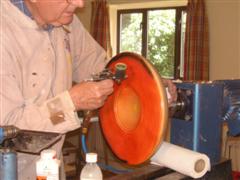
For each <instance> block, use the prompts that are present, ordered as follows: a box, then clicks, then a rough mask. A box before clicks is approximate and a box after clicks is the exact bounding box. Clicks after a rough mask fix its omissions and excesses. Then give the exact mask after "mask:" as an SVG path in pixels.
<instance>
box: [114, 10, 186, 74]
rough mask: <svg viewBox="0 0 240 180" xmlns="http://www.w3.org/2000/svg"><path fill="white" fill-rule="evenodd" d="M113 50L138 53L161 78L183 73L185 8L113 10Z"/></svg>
mask: <svg viewBox="0 0 240 180" xmlns="http://www.w3.org/2000/svg"><path fill="white" fill-rule="evenodd" d="M117 22H118V23H117V53H120V52H123V51H130V52H135V53H138V54H140V55H142V56H144V57H146V59H148V60H150V61H151V63H152V64H153V65H154V66H155V67H156V69H157V70H158V72H159V73H160V74H161V76H163V77H167V78H180V77H182V75H183V71H182V69H183V68H182V67H183V66H182V64H183V57H184V48H183V44H184V34H185V27H186V26H185V23H186V11H185V7H167V8H158V9H129V10H118V11H117Z"/></svg>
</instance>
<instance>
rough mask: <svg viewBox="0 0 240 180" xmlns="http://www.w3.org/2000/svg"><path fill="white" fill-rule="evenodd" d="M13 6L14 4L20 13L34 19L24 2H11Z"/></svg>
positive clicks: (13, 0) (15, 0)
mask: <svg viewBox="0 0 240 180" xmlns="http://www.w3.org/2000/svg"><path fill="white" fill-rule="evenodd" d="M10 1H11V3H12V4H14V5H15V6H16V7H18V9H19V10H20V11H22V12H23V13H24V14H25V15H27V16H28V17H30V18H32V14H31V13H30V11H29V10H28V8H27V6H26V4H25V2H24V0H10Z"/></svg>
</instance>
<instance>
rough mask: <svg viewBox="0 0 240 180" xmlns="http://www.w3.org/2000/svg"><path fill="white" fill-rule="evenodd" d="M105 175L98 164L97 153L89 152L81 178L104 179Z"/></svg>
mask: <svg viewBox="0 0 240 180" xmlns="http://www.w3.org/2000/svg"><path fill="white" fill-rule="evenodd" d="M102 179H103V175H102V171H101V169H100V167H99V166H98V165H97V154H96V153H87V154H86V164H85V166H84V167H83V169H82V171H81V174H80V180H102Z"/></svg>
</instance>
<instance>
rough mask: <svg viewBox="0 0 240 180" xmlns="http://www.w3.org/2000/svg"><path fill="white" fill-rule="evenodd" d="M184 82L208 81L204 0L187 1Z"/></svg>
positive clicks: (206, 26)
mask: <svg viewBox="0 0 240 180" xmlns="http://www.w3.org/2000/svg"><path fill="white" fill-rule="evenodd" d="M186 23H187V24H186V36H185V38H186V39H185V49H184V77H183V79H184V80H209V40H208V19H207V15H206V10H205V3H204V0H188V7H187V22H186Z"/></svg>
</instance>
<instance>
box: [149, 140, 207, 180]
mask: <svg viewBox="0 0 240 180" xmlns="http://www.w3.org/2000/svg"><path fill="white" fill-rule="evenodd" d="M151 163H153V164H159V165H161V166H165V167H168V168H170V169H173V170H175V171H177V172H180V173H182V174H185V175H187V176H191V177H193V178H200V177H202V176H203V175H204V174H205V173H206V172H207V171H208V170H210V160H209V158H208V157H207V156H206V155H205V154H202V153H198V152H195V151H192V150H189V149H186V148H182V147H180V146H176V145H173V144H170V143H167V142H163V143H162V144H161V146H160V147H159V149H158V151H157V152H156V153H155V154H154V155H153V157H152V158H151Z"/></svg>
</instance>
